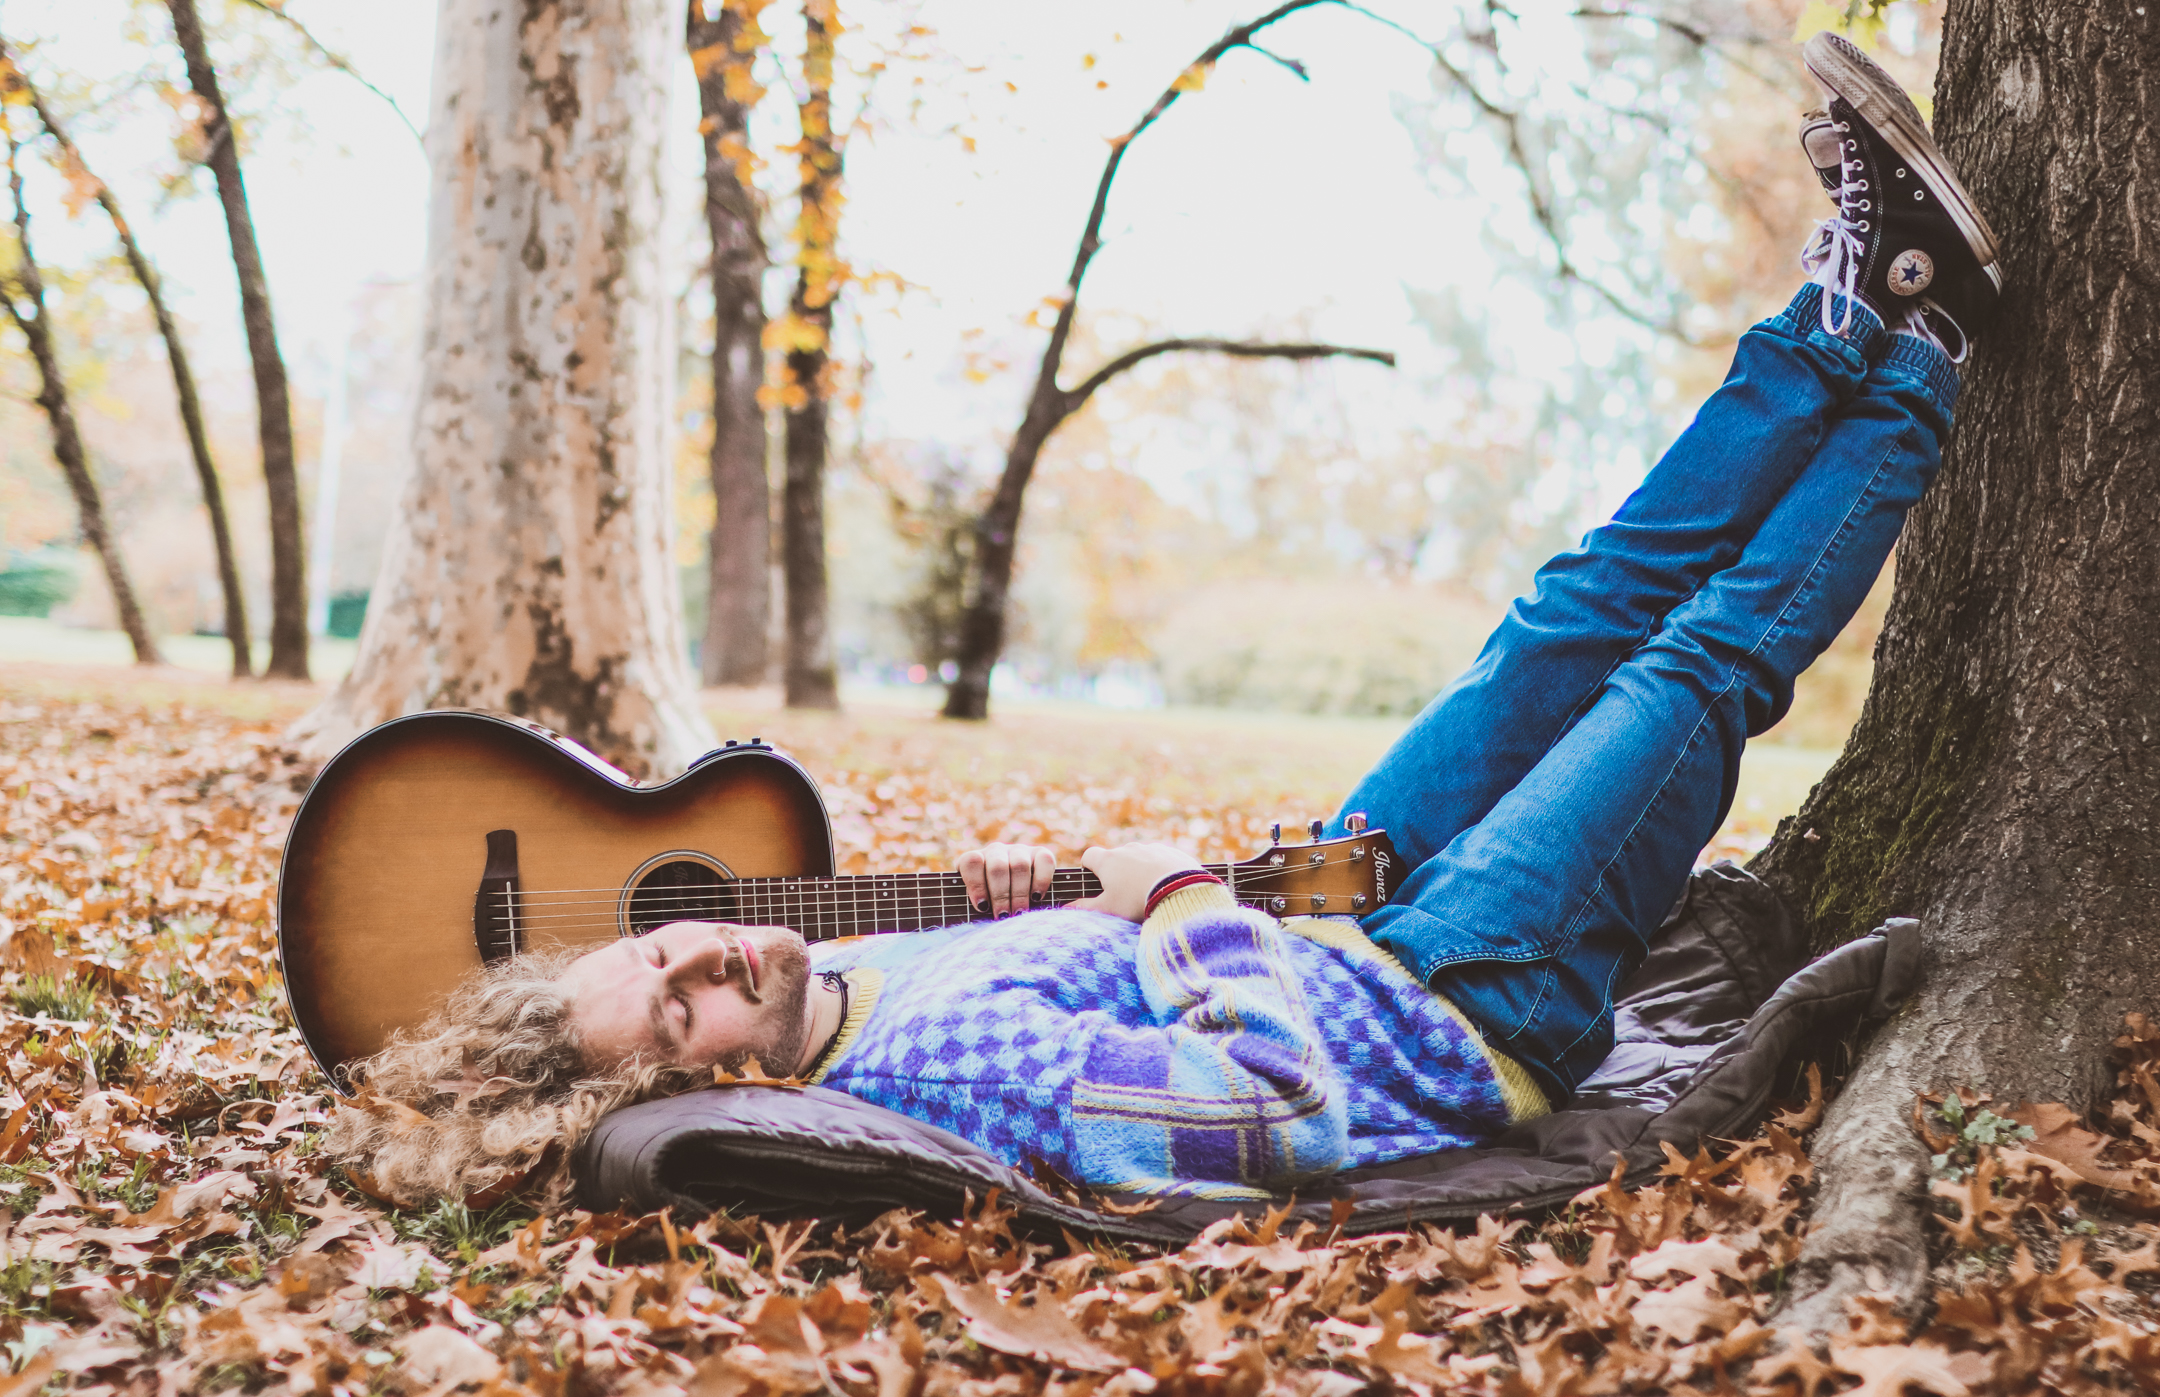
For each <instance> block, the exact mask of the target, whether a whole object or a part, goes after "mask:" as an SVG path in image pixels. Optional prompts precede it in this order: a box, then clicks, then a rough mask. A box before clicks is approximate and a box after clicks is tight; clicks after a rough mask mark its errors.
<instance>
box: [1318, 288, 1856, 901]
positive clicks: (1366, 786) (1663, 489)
mask: <svg viewBox="0 0 2160 1397" xmlns="http://www.w3.org/2000/svg"><path fill="white" fill-rule="evenodd" d="M1822 295H1823V292H1822V291H1821V289H1820V288H1818V287H1815V286H1804V287H1802V288H1801V289H1800V293H1799V294H1798V295H1797V296H1795V297H1794V298H1793V301H1792V304H1791V305H1789V306H1788V307H1786V309H1785V310H1784V311H1782V312H1781V313H1779V314H1778V315H1776V316H1773V317H1771V318H1770V319H1769V320H1766V321H1764V322H1763V323H1762V324H1760V325H1757V326H1756V327H1755V328H1754V329H1752V330H1750V331H1748V333H1747V334H1746V335H1744V336H1742V337H1741V340H1740V344H1739V347H1738V348H1737V349H1736V350H1735V351H1734V354H1733V365H1732V369H1731V372H1729V373H1728V374H1727V375H1726V378H1725V382H1724V385H1723V386H1722V387H1720V388H1719V389H1718V391H1717V392H1716V393H1714V394H1712V395H1711V397H1710V400H1709V401H1708V402H1706V403H1704V404H1703V406H1702V410H1701V411H1700V412H1698V413H1697V414H1696V415H1695V420H1694V422H1693V423H1691V424H1690V425H1689V426H1688V429H1687V430H1686V431H1685V432H1683V433H1681V435H1680V438H1679V440H1677V441H1675V442H1674V443H1673V445H1672V448H1671V449H1670V450H1668V451H1667V452H1666V453H1665V455H1664V456H1663V457H1662V458H1661V459H1660V460H1659V461H1658V463H1657V465H1656V466H1655V467H1654V468H1653V469H1652V470H1651V472H1650V474H1649V475H1648V476H1646V477H1645V478H1644V480H1643V483H1642V485H1641V486H1640V487H1639V488H1638V489H1637V490H1636V491H1635V493H1634V494H1633V495H1631V496H1629V497H1628V499H1627V502H1626V503H1625V504H1623V505H1621V506H1620V509H1619V510H1618V512H1616V513H1615V514H1614V515H1613V518H1612V522H1611V523H1609V524H1605V525H1603V526H1602V527H1600V528H1598V529H1596V530H1594V531H1592V532H1591V534H1590V535H1589V536H1588V537H1587V538H1585V539H1584V540H1583V542H1582V544H1581V545H1580V546H1579V547H1576V548H1573V549H1570V550H1569V551H1567V552H1565V553H1562V554H1561V555H1559V556H1558V557H1556V558H1554V559H1553V560H1552V561H1551V562H1549V563H1547V564H1545V566H1544V567H1543V568H1541V569H1539V570H1538V575H1537V578H1536V582H1535V585H1534V587H1533V590H1532V592H1531V594H1530V595H1529V596H1527V597H1524V598H1522V599H1520V600H1518V601H1516V602H1515V603H1514V605H1512V606H1511V607H1510V608H1509V609H1508V614H1507V616H1506V617H1505V619H1503V620H1502V621H1501V623H1500V625H1499V627H1498V629H1496V630H1495V631H1494V632H1493V634H1492V637H1491V639H1489V640H1487V641H1486V643H1485V648H1484V650H1483V652H1482V653H1480V654H1479V656H1478V658H1477V660H1476V662H1475V663H1473V664H1472V665H1471V666H1470V668H1469V669H1468V670H1467V671H1465V672H1464V673H1463V675H1462V676H1461V677H1460V678H1458V679H1456V680H1455V681H1454V682H1453V683H1452V684H1450V685H1449V686H1448V687H1447V688H1446V689H1444V690H1442V691H1441V693H1440V695H1439V696H1438V697H1437V698H1435V699H1434V700H1433V701H1432V703H1431V704H1429V705H1427V707H1426V709H1425V711H1424V712H1423V713H1422V714H1420V715H1419V717H1418V718H1417V720H1416V721H1415V722H1414V723H1412V724H1411V725H1410V727H1409V728H1408V729H1407V730H1406V731H1405V732H1404V733H1403V735H1402V736H1401V737H1400V738H1399V739H1397V740H1396V742H1395V745H1394V746H1393V747H1392V748H1390V749H1389V751H1388V752H1387V754H1386V755H1385V756H1383V757H1382V758H1381V759H1380V761H1379V764H1378V765H1376V766H1375V767H1374V768H1373V769H1372V771H1371V772H1370V773H1368V774H1367V775H1366V776H1365V778H1364V779H1363V780H1362V781H1360V782H1359V783H1358V785H1357V788H1356V789H1355V790H1353V791H1352V792H1351V794H1350V798H1349V799H1348V800H1346V801H1344V802H1343V805H1342V809H1341V810H1340V811H1339V812H1338V813H1337V814H1336V817H1335V820H1334V825H1333V830H1332V832H1333V833H1335V834H1340V833H1341V832H1342V817H1343V815H1344V814H1347V813H1348V812H1350V811H1353V810H1358V811H1363V812H1365V813H1366V814H1367V815H1368V816H1369V817H1370V819H1371V820H1372V822H1373V823H1374V824H1375V825H1378V826H1380V827H1381V828H1384V829H1386V830H1387V831H1388V833H1389V835H1390V836H1391V837H1392V838H1393V840H1394V843H1395V847H1396V850H1397V852H1399V853H1400V854H1401V855H1402V858H1403V862H1404V863H1405V864H1406V865H1409V866H1415V865H1417V864H1420V863H1423V862H1424V861H1425V860H1426V859H1428V858H1430V857H1432V856H1433V855H1434V854H1436V853H1438V852H1439V851H1440V850H1441V849H1443V848H1445V847H1447V845H1448V843H1449V842H1450V841H1451V840H1453V839H1454V838H1455V837H1456V836H1457V835H1459V834H1461V833H1462V832H1463V831H1464V830H1466V829H1468V828H1470V827H1471V826H1472V825H1474V824H1476V823H1477V822H1478V821H1479V820H1481V819H1483V818H1485V815H1486V813H1487V812H1488V811H1490V810H1491V809H1492V808H1493V806H1494V804H1495V803H1497V802H1498V801H1499V799H1500V798H1501V797H1502V796H1504V795H1505V794H1507V792H1508V791H1510V790H1512V789H1513V788H1514V786H1515V784H1516V783H1517V782H1518V781H1520V780H1522V778H1523V776H1524V774H1525V773H1527V772H1528V771H1529V770H1530V768H1531V767H1533V766H1535V765H1536V764H1537V762H1538V759H1539V758H1541V757H1543V756H1544V755H1545V752H1546V750H1547V749H1548V748H1550V747H1551V746H1552V744H1553V743H1555V742H1557V741H1558V740H1559V739H1560V737H1561V735H1562V734H1563V733H1565V732H1566V731H1567V730H1568V728H1569V726H1570V725H1571V724H1573V723H1574V722H1575V721H1576V720H1578V719H1579V718H1580V717H1581V715H1582V712H1583V710H1584V708H1585V707H1586V706H1587V705H1588V703H1589V702H1590V700H1591V699H1592V698H1593V697H1594V696H1595V695H1596V694H1597V692H1598V688H1599V686H1600V685H1601V684H1603V683H1604V682H1605V679H1606V676H1607V675H1609V674H1611V673H1612V672H1613V670H1614V668H1615V667H1616V666H1618V665H1619V664H1620V663H1621V662H1622V661H1623V660H1625V659H1626V658H1627V657H1628V656H1629V655H1630V654H1632V653H1634V651H1635V650H1636V648H1637V647H1638V646H1640V645H1641V644H1642V643H1643V642H1644V641H1645V640H1646V639H1647V638H1648V637H1650V636H1651V635H1652V634H1654V633H1655V632H1656V631H1657V628H1658V625H1659V623H1660V622H1661V621H1663V619H1664V617H1665V615H1666V613H1667V612H1669V611H1671V610H1672V609H1673V608H1674V607H1675V606H1678V605H1679V604H1680V603H1681V602H1683V601H1685V600H1686V599H1687V598H1688V597H1690V596H1693V595H1694V594H1695V592H1696V591H1697V590H1698V589H1699V588H1700V587H1701V586H1702V585H1703V583H1704V582H1705V580H1707V579H1708V578H1709V577H1711V576H1712V575H1713V574H1715V573H1717V572H1719V571H1721V570H1723V569H1725V568H1727V567H1730V566H1731V565H1732V563H1733V561H1734V560H1735V559H1736V558H1738V557H1739V556H1740V553H1741V550H1742V549H1743V548H1745V547H1746V546H1747V543H1748V540H1749V539H1751V538H1753V537H1754V535H1755V531H1756V530H1757V528H1759V527H1760V526H1761V524H1762V521H1763V519H1764V518H1765V517H1766V516H1767V515H1768V514H1769V513H1770V510H1771V508H1772V507H1773V506H1774V505H1775V504H1776V503H1777V501H1778V500H1779V499H1780V498H1782V497H1783V496H1784V494H1785V492H1786V489H1787V487H1788V486H1790V485H1791V483H1792V481H1793V479H1794V478H1795V477H1796V476H1798V475H1799V473H1800V471H1801V469H1802V468H1803V467H1804V466H1805V465H1806V464H1807V463H1808V461H1809V460H1810V459H1811V458H1812V457H1813V456H1814V455H1815V453H1816V448H1817V446H1818V444H1819V442H1820V440H1821V438H1822V434H1823V431H1824V429H1825V426H1826V425H1827V424H1828V423H1829V422H1830V421H1831V420H1832V419H1834V418H1835V417H1836V416H1837V414H1838V412H1839V411H1840V409H1841V408H1842V407H1843V406H1844V404H1845V403H1846V402H1847V401H1848V400H1849V399H1850V398H1851V397H1852V395H1853V393H1854V392H1855V391H1856V390H1857V389H1858V387H1859V385H1860V382H1861V379H1862V376H1863V375H1864V374H1865V373H1866V372H1867V365H1868V361H1869V360H1871V359H1874V358H1877V357H1879V356H1880V354H1881V353H1882V350H1883V348H1884V341H1885V340H1886V339H1887V338H1888V336H1886V335H1885V334H1884V333H1883V331H1882V328H1881V326H1880V324H1879V323H1878V322H1877V321H1876V320H1875V319H1874V317H1873V316H1872V315H1871V314H1870V313H1868V312H1866V311H1865V310H1864V309H1860V308H1857V307H1856V308H1855V310H1854V314H1853V323H1852V326H1851V327H1850V328H1849V329H1848V331H1847V333H1846V334H1845V335H1844V336H1842V337H1837V336H1832V335H1830V334H1828V333H1826V332H1825V331H1824V330H1823V328H1822V318H1821V298H1822Z"/></svg>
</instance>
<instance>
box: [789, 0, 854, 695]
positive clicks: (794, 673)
mask: <svg viewBox="0 0 2160 1397" xmlns="http://www.w3.org/2000/svg"><path fill="white" fill-rule="evenodd" d="M838 37H840V9H838V4H834V0H804V67H801V93H799V99H797V114H799V119H801V140H797V145H795V171H797V181H795V184H797V203H795V294H793V296H791V298H788V313H786V317H784V320H780V322H775V324H773V326H771V335H773V339H775V341H778V343H780V345H782V348H784V350H786V358H784V361H782V363H784V365H786V371H784V376H782V380H780V404H782V408H784V421H786V440H784V443H782V453H784V460H786V484H784V488H782V494H780V572H782V581H784V583H786V654H784V656H782V687H784V691H786V704H788V708H838V706H840V687H838V676H836V672H834V659H832V600H829V594H827V577H825V456H827V451H829V436H832V408H829V397H832V302H834V298H836V296H838V294H840V287H842V285H845V281H847V266H845V263H842V261H840V253H838V233H840V203H842V194H840V158H842V151H840V140H838V138H836V136H834V130H832V65H834V41H836V39H838Z"/></svg>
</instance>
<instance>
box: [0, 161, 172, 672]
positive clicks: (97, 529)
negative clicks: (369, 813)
mask: <svg viewBox="0 0 2160 1397" xmlns="http://www.w3.org/2000/svg"><path fill="white" fill-rule="evenodd" d="M18 153H19V150H18V147H17V146H16V144H15V137H14V134H13V133H12V132H10V133H9V134H8V137H7V167H8V192H9V194H10V195H11V196H13V200H14V205H15V246H16V254H17V256H16V263H15V273H14V276H13V278H12V281H13V283H14V284H13V285H9V284H8V283H7V281H5V280H0V306H4V307H5V309H6V313H7V317H8V319H9V320H11V321H13V322H14V324H15V328H16V329H18V330H20V331H22V336H23V338H24V339H25V340H26V341H28V342H29V345H30V357H31V359H32V360H34V361H35V362H36V364H37V369H38V396H37V405H38V406H39V407H41V408H43V409H45V418H46V420H47V421H48V422H50V423H51V424H52V438H53V456H54V457H55V458H56V459H57V460H58V461H59V462H60V470H61V473H62V474H63V475H65V476H66V477H67V483H68V489H69V491H70V492H71V493H73V494H74V496H75V512H76V518H77V519H78V520H79V521H80V522H81V526H82V536H83V538H84V539H85V540H87V541H88V542H89V544H90V546H91V547H92V548H94V549H96V550H97V555H98V562H99V563H100V564H102V565H103V566H104V569H105V585H106V586H107V587H108V588H110V589H111V591H112V599H113V610H114V611H116V612H118V613H119V616H120V629H122V630H123V631H126V632H127V638H128V644H129V645H131V646H132V647H134V650H135V663H137V664H139V665H155V664H163V663H164V662H165V658H164V656H162V655H160V654H159V653H158V647H157V641H156V640H155V639H154V638H153V637H152V636H151V634H150V626H149V623H148V622H147V621H145V620H144V619H143V614H142V607H141V606H139V605H137V603H136V601H135V588H134V586H133V584H131V583H130V582H129V581H128V575H127V566H126V564H125V562H124V561H123V560H122V558H121V557H120V544H119V541H118V540H117V539H115V538H114V537H113V536H112V529H111V528H110V527H109V526H108V525H107V524H106V521H105V500H104V497H103V496H102V495H100V494H99V493H98V487H97V479H96V477H94V476H93V475H91V474H90V458H89V456H88V455H87V454H86V453H85V452H84V451H83V442H82V433H81V432H79V431H78V430H76V426H75V410H74V408H73V407H72V406H70V405H69V403H68V395H67V380H66V379H65V378H63V377H62V376H61V373H60V351H59V348H58V347H57V346H56V345H54V344H53V336H52V319H51V317H50V316H48V315H47V314H46V313H45V278H44V277H43V276H42V275H41V274H40V273H39V271H38V264H37V253H36V250H35V249H34V248H33V246H32V244H31V242H30V206H29V205H28V204H26V203H24V202H23V184H22V171H21V170H20V169H18V168H17V167H16V163H15V162H16V156H17V154H18ZM18 297H20V298H21V300H20V303H19V304H18V302H17V298H18Z"/></svg>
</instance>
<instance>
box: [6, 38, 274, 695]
mask: <svg viewBox="0 0 2160 1397" xmlns="http://www.w3.org/2000/svg"><path fill="white" fill-rule="evenodd" d="M7 56H8V54H7V45H6V43H5V41H0V57H7ZM24 87H25V89H26V90H27V91H28V92H29V94H30V105H31V109H32V110H34V111H35V112H36V113H37V117H38V121H39V122H40V123H41V124H42V125H43V126H44V127H45V134H46V135H48V136H50V137H51V138H52V142H53V144H54V145H55V146H56V147H58V148H59V155H60V163H61V167H62V170H63V172H64V173H66V174H68V175H69V176H70V177H73V178H81V179H85V180H88V181H89V182H90V183H91V184H93V185H95V186H96V188H97V201H98V207H99V208H101V209H103V210H105V216H106V217H107V218H108V219H110V220H112V226H113V232H114V233H115V234H117V235H118V236H119V239H120V250H121V251H122V252H123V253H124V254H126V256H127V263H128V268H129V270H131V271H133V272H134V273H135V280H136V283H137V284H138V285H140V286H141V287H142V289H143V295H144V296H145V297H147V298H148V299H149V301H150V314H151V316H152V317H153V318H154V319H155V320H156V321H157V328H158V337H159V338H160V339H162V340H164V341H165V359H166V362H167V363H168V364H170V365H171V367H172V377H173V396H174V397H175V398H176V399H178V400H179V404H180V425H181V426H182V428H183V429H184V430H185V431H186V432H187V439H188V451H189V452H190V454H191V455H192V456H193V457H194V460H195V478H196V480H197V481H198V482H199V483H200V484H201V486H202V495H203V509H204V510H205V511H207V512H208V514H209V516H210V538H211V541H212V542H213V543H214V544H215V545H216V547H217V567H218V586H219V587H220V588H221V589H222V590H223V592H224V596H225V638H226V640H227V641H228V642H229V643H230V644H231V646H232V674H233V678H235V679H245V678H247V677H248V676H249V675H250V674H252V673H253V672H254V667H253V664H252V662H251V660H250V657H249V654H248V624H247V598H246V595H245V594H244V593H243V592H242V591H241V589H240V565H239V563H238V561H237V560H236V559H235V557H234V555H233V543H232V527H231V525H230V523H229V522H228V521H227V519H226V517H225V490H224V486H223V485H222V484H221V483H220V482H219V480H218V473H217V462H216V461H215V460H213V459H212V458H211V455H210V434H209V432H208V431H206V430H205V429H204V427H203V415H202V399H201V397H200V396H198V395H197V393H196V391H195V374H194V371H193V370H192V369H190V368H189V366H188V357H187V347H186V346H185V345H184V344H182V343H181V340H180V327H179V325H178V324H177V323H176V322H175V321H174V320H173V317H172V311H171V309H170V308H169V307H167V306H166V304H165V288H164V284H163V282H161V281H160V280H159V278H158V274H157V268H155V267H153V266H152V265H151V264H150V259H149V257H148V256H146V255H145V254H144V252H143V250H142V246H141V245H140V244H139V243H137V242H136V241H135V232H134V230H133V229H132V228H130V227H129V226H128V221H127V218H126V217H125V216H124V215H123V214H122V213H121V212H120V201H119V199H117V198H116V197H114V195H113V192H112V189H111V187H110V186H108V185H107V184H106V183H105V181H103V180H101V179H99V178H98V177H97V176H96V175H94V174H92V173H90V170H89V168H88V167H87V166H86V165H84V164H83V158H82V152H81V151H79V150H78V149H76V146H75V142H74V141H72V140H70V139H69V137H68V134H67V129H66V128H65V127H64V126H62V125H61V123H60V119H59V117H58V116H57V115H56V114H55V113H54V112H53V110H52V107H51V105H50V104H49V103H47V102H46V100H45V94H44V93H42V92H40V91H38V90H37V89H36V88H35V87H32V86H30V84H29V82H28V80H27V79H25V80H24Z"/></svg>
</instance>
